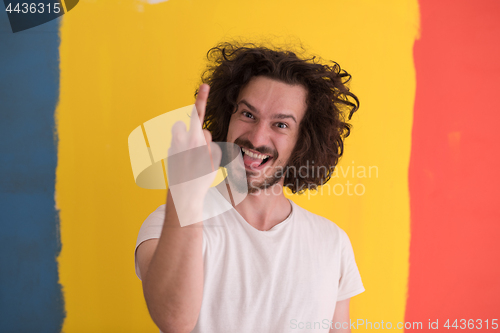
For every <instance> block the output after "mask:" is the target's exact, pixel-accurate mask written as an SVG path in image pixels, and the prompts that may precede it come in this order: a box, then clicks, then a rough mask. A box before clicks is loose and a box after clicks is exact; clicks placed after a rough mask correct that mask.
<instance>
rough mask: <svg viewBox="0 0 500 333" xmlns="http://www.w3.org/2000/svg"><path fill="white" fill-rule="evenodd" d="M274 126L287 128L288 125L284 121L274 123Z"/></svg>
mask: <svg viewBox="0 0 500 333" xmlns="http://www.w3.org/2000/svg"><path fill="white" fill-rule="evenodd" d="M276 126H278V127H279V128H287V127H288V125H287V124H285V123H276Z"/></svg>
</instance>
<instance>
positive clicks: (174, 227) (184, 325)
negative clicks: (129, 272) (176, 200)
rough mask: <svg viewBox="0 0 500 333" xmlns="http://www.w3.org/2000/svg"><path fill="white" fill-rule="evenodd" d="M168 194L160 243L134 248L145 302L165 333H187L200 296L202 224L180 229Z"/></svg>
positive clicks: (152, 242)
mask: <svg viewBox="0 0 500 333" xmlns="http://www.w3.org/2000/svg"><path fill="white" fill-rule="evenodd" d="M173 207H174V205H173V201H172V196H171V194H170V191H169V192H168V197H167V205H166V212H165V224H164V227H163V230H162V233H161V236H160V238H159V239H153V240H148V241H146V242H144V243H142V244H141V245H140V246H139V247H138V248H137V261H138V264H139V270H140V272H141V276H142V281H143V282H142V285H143V290H144V298H145V299H146V304H147V306H148V309H149V313H150V314H151V318H152V319H153V321H154V322H155V324H156V325H157V326H158V327H159V328H160V330H161V331H162V332H164V333H169V332H190V331H191V330H192V329H193V328H194V326H195V325H196V322H197V320H198V315H199V313H200V308H201V301H202V296H203V259H202V242H203V238H202V237H203V235H202V232H203V229H202V223H203V222H199V223H195V224H193V225H189V226H186V227H180V224H179V221H178V218H177V214H176V212H175V208H173Z"/></svg>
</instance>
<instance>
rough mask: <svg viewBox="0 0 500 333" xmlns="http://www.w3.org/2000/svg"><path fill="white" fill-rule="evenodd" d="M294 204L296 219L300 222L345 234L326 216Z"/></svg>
mask: <svg viewBox="0 0 500 333" xmlns="http://www.w3.org/2000/svg"><path fill="white" fill-rule="evenodd" d="M292 204H293V205H294V207H293V208H294V209H295V210H296V218H297V219H298V221H301V222H302V223H306V224H307V226H310V227H315V228H317V229H319V230H328V231H330V232H332V231H333V232H335V233H336V234H338V233H342V232H343V230H342V229H340V227H339V226H338V225H337V224H336V223H335V222H333V221H332V220H329V219H327V218H326V217H324V216H321V215H319V214H316V213H314V212H311V211H309V210H307V209H305V208H303V207H301V206H299V205H298V204H297V203H295V202H293V201H292Z"/></svg>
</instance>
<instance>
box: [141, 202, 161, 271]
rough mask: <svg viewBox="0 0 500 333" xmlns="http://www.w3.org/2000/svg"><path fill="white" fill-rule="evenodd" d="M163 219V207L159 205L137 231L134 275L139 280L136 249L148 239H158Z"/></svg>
mask: <svg viewBox="0 0 500 333" xmlns="http://www.w3.org/2000/svg"><path fill="white" fill-rule="evenodd" d="M164 219H165V205H161V206H160V207H158V208H157V209H156V210H155V211H154V212H152V213H151V214H149V216H148V217H147V218H146V220H144V222H143V223H142V226H141V229H140V230H139V235H138V236H137V242H136V243H135V251H134V257H135V274H136V275H137V277H138V278H139V280H142V279H141V273H140V272H139V265H138V263H137V248H138V247H139V245H141V243H142V242H144V241H147V240H148V239H153V238H160V235H161V230H162V228H163V221H164Z"/></svg>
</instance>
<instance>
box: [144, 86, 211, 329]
mask: <svg viewBox="0 0 500 333" xmlns="http://www.w3.org/2000/svg"><path fill="white" fill-rule="evenodd" d="M206 88H207V89H206V90H205V91H203V90H202V89H201V88H200V92H199V94H198V97H197V99H196V103H195V104H196V109H197V111H198V116H199V119H200V121H201V123H203V119H204V113H205V105H206V101H207V97H208V86H206ZM192 119H193V118H192ZM191 124H192V126H191V129H190V131H189V132H186V131H185V130H182V129H181V128H182V126H180V127H179V126H177V127H176V125H174V128H173V129H172V132H173V133H172V135H173V137H172V147H174V144H178V145H179V146H177V148H179V149H178V151H183V150H185V149H187V148H190V147H193V146H194V147H196V146H197V145H196V144H197V143H200V141H199V140H200V138H201V140H204V141H203V142H205V141H206V143H207V144H210V142H211V136H210V133H209V132H208V131H206V130H204V131H203V134H204V139H203V135H202V134H199V135H201V137H200V136H199V135H198V136H196V133H194V132H193V131H192V128H193V122H192V123H191ZM175 127H176V128H175ZM199 133H201V128H200V129H199ZM196 140H198V141H196ZM172 147H171V148H172ZM207 149H208V147H207ZM191 162H192V161H191ZM218 162H220V159H219V161H213V163H214V164H215V165H213V167H215V168H218ZM180 170H181V172H183V170H185V169H183V168H182V165H181V167H180ZM186 170H187V168H186ZM169 177H170V176H169ZM169 182H170V179H169ZM210 183H211V182H210V180H208V182H206V184H205V183H203V184H201V187H199V188H198V189H199V191H196V190H195V191H194V192H196V193H198V194H199V193H206V190H208V188H209V187H210ZM191 193H192V194H195V193H193V191H191V190H190V191H189V192H188V195H189V194H191ZM174 194H175V193H174ZM189 196H190V195H189ZM191 198H192V199H191ZM188 199H190V200H183V199H182V197H181V199H180V201H178V198H177V197H176V202H175V205H174V202H173V198H172V194H171V191H170V189H169V191H168V194H167V204H166V210H165V221H164V224H163V229H162V232H161V235H160V238H159V239H154V240H148V241H145V242H143V243H142V244H141V245H140V246H139V247H138V248H137V261H138V265H139V270H140V274H141V277H142V286H143V291H144V298H145V300H146V304H147V306H148V310H149V313H150V315H151V318H152V319H153V321H154V322H155V324H156V325H157V326H158V327H159V328H160V330H161V331H162V332H164V333H170V332H181V333H182V332H191V331H192V330H193V328H194V327H195V325H196V322H197V321H198V316H199V313H200V309H201V302H202V297H203V282H204V281H203V274H204V270H203V258H202V246H203V222H198V223H189V224H188V225H186V224H184V225H185V226H184V227H181V223H180V222H179V217H178V214H177V211H176V207H177V209H180V210H181V211H182V212H188V214H189V218H188V220H189V221H193V222H195V221H201V216H202V211H203V196H202V195H196V196H190V198H188ZM184 216H185V215H184ZM189 221H188V222H189ZM185 222H186V221H185V220H184V223H185Z"/></svg>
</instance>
